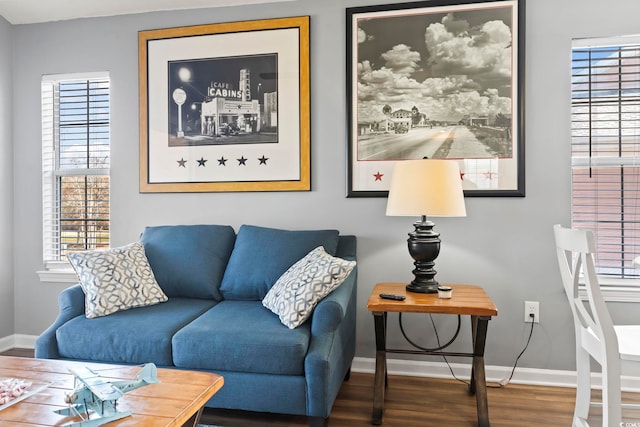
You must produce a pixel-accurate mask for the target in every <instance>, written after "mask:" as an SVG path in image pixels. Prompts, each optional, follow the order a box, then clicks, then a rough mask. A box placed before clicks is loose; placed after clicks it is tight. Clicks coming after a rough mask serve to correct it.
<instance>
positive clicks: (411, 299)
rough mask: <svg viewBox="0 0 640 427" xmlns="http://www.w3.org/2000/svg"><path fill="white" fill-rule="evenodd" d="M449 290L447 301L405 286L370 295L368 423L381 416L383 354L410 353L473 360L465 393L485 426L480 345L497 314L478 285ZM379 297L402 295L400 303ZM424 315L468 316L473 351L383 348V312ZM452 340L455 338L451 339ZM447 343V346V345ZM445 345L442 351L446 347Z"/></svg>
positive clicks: (384, 286) (377, 288) (385, 285)
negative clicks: (372, 368) (372, 341)
mask: <svg viewBox="0 0 640 427" xmlns="http://www.w3.org/2000/svg"><path fill="white" fill-rule="evenodd" d="M447 285H448V286H451V287H452V288H453V294H452V295H453V296H452V298H450V299H443V298H438V294H419V293H415V292H407V290H406V289H405V287H406V284H405V283H378V284H377V285H376V286H375V287H374V288H373V291H372V292H371V296H370V297H369V302H368V304H367V308H368V310H369V311H370V312H372V313H373V319H374V325H375V333H376V374H375V380H374V391H373V414H372V419H371V422H372V424H381V423H382V416H383V413H384V389H385V387H386V385H387V353H404V354H407V353H410V354H428V355H434V354H435V355H443V356H463V357H471V358H473V364H472V368H471V382H470V384H469V392H470V393H472V394H474V393H475V395H476V404H477V410H478V425H479V426H480V427H489V408H488V404H487V386H486V379H485V373H484V346H485V341H486V337H487V326H488V323H489V320H490V319H491V317H493V316H497V315H498V310H497V309H496V306H495V305H494V304H493V301H491V298H489V296H488V295H487V294H486V293H485V291H484V290H483V289H482V288H481V287H480V286H473V285H449V284H447ZM380 294H394V295H403V296H405V297H406V299H405V300H404V301H394V300H389V299H382V298H380ZM389 312H394V313H427V314H454V315H468V316H471V335H472V340H473V343H472V344H473V352H471V353H452V352H446V351H442V349H440V350H436V351H431V350H397V349H388V348H387V338H386V336H387V313H389ZM454 339H455V337H454ZM449 344H450V343H449ZM447 346H448V344H446V345H445V346H444V347H443V348H446V347H447Z"/></svg>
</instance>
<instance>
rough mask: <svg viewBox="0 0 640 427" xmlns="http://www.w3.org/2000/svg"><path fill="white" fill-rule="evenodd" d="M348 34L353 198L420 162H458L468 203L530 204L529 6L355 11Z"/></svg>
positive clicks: (460, 1)
mask: <svg viewBox="0 0 640 427" xmlns="http://www.w3.org/2000/svg"><path fill="white" fill-rule="evenodd" d="M346 32H347V49H346V53H347V58H346V65H347V66H346V72H347V79H346V80H347V131H348V135H347V140H348V144H347V145H348V147H347V149H348V154H347V158H348V161H347V164H348V171H347V197H387V195H388V183H389V181H390V180H389V178H390V175H391V171H392V168H393V165H394V164H395V163H396V162H397V161H402V160H408V159H416V158H450V159H452V161H458V162H459V164H460V170H461V179H462V180H463V189H464V193H465V196H471V197H524V196H525V161H524V148H525V145H524V140H525V138H524V135H525V133H524V105H525V104H524V88H525V83H524V78H525V72H524V71H525V50H524V49H525V0H504V1H469V0H433V1H422V2H413V3H398V4H386V5H376V6H362V7H353V8H347V9H346Z"/></svg>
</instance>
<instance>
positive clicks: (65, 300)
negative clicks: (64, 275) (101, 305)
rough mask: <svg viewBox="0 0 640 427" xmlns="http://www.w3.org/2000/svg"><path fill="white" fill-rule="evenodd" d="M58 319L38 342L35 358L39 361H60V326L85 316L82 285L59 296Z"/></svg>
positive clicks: (71, 288)
mask: <svg viewBox="0 0 640 427" xmlns="http://www.w3.org/2000/svg"><path fill="white" fill-rule="evenodd" d="M58 307H59V310H58V317H57V318H56V320H55V321H54V322H53V324H52V325H51V326H49V327H48V328H47V330H46V331H44V332H43V333H42V335H40V336H39V337H38V339H37V340H36V346H35V357H37V358H39V359H58V358H60V353H59V352H58V342H57V340H56V331H57V330H58V328H59V327H60V326H62V325H63V324H65V323H66V322H68V321H69V320H71V319H73V318H74V317H78V316H80V315H83V314H84V292H83V291H82V288H81V287H80V285H74V286H72V287H70V288H67V289H65V290H64V291H62V292H61V293H60V295H58Z"/></svg>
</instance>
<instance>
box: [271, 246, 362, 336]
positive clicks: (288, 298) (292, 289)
mask: <svg viewBox="0 0 640 427" xmlns="http://www.w3.org/2000/svg"><path fill="white" fill-rule="evenodd" d="M355 266H356V262H355V261H346V260H344V259H341V258H336V257H333V256H331V255H329V254H328V253H327V252H325V250H324V248H323V247H322V246H318V247H317V248H315V249H314V250H312V251H311V252H309V253H308V254H307V255H306V256H305V257H304V258H302V259H301V260H300V261H298V262H296V263H295V264H293V265H292V266H291V267H290V268H289V269H288V270H287V271H286V272H285V273H284V274H283V275H282V276H280V278H279V279H278V281H277V282H276V284H275V285H273V287H272V288H271V290H269V292H267V295H266V296H265V297H264V299H263V300H262V305H264V306H265V307H266V308H268V309H269V310H271V311H272V312H274V313H275V314H277V315H278V317H279V318H280V321H281V322H282V324H283V325H285V326H287V327H289V328H291V329H293V328H297V327H298V326H300V325H301V324H302V323H304V322H305V321H306V320H307V319H308V318H309V316H310V315H311V312H312V311H313V309H314V308H315V306H316V304H318V302H319V301H320V300H321V299H322V298H324V297H326V296H327V295H329V293H331V291H333V290H334V289H335V288H337V287H338V286H340V285H341V284H342V282H344V279H346V278H347V276H348V275H349V273H351V270H353V268H354V267H355Z"/></svg>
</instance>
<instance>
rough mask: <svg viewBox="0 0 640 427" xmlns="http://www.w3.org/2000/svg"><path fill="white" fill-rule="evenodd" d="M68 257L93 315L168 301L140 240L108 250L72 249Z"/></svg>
mask: <svg viewBox="0 0 640 427" xmlns="http://www.w3.org/2000/svg"><path fill="white" fill-rule="evenodd" d="M67 258H69V262H71V265H72V266H73V269H74V270H75V271H76V274H77V275H78V278H79V279H80V286H81V287H82V290H83V291H84V294H85V302H84V305H85V315H86V316H87V318H89V319H92V318H95V317H100V316H106V315H108V314H112V313H115V312H116V311H120V310H127V309H129V308H134V307H142V306H146V305H153V304H157V303H160V302H164V301H167V296H166V295H165V294H164V292H162V289H160V286H158V283H157V282H156V279H155V277H154V275H153V271H151V267H150V266H149V261H147V257H146V255H145V253H144V246H143V245H142V243H140V242H136V243H131V244H129V245H126V246H122V247H120V248H113V249H108V250H104V251H86V252H72V253H70V254H69V255H68V256H67Z"/></svg>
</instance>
